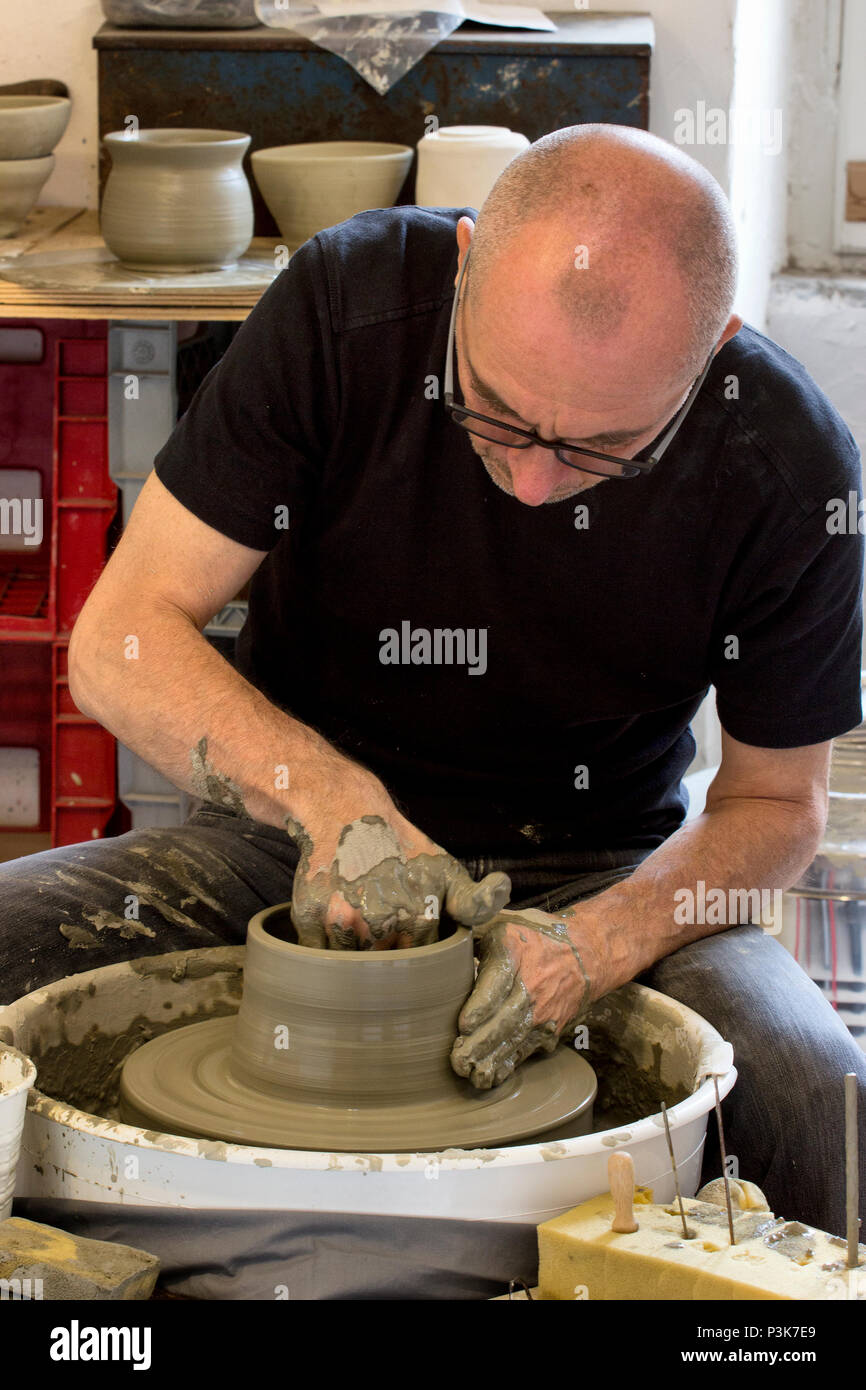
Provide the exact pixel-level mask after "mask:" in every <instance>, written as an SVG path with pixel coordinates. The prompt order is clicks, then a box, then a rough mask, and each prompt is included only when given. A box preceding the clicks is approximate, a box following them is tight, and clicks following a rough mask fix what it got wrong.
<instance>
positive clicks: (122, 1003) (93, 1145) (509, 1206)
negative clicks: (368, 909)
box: [0, 947, 737, 1222]
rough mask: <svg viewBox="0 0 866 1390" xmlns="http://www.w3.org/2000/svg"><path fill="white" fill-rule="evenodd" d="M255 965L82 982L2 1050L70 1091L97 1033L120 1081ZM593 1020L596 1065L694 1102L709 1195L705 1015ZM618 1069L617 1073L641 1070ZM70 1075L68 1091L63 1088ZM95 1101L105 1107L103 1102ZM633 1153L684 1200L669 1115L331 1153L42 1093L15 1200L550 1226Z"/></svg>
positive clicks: (688, 1105)
mask: <svg viewBox="0 0 866 1390" xmlns="http://www.w3.org/2000/svg"><path fill="white" fill-rule="evenodd" d="M243 955H244V951H243V947H216V948H210V949H206V950H201V951H188V952H181V953H175V954H173V955H170V956H160V957H148V958H145V959H143V960H139V961H134V962H130V963H128V964H120V965H112V966H106V967H104V968H102V969H100V970H92V971H88V972H86V973H83V974H80V975H74V976H70V977H68V978H67V979H65V980H60V981H58V982H57V983H56V984H53V985H49V986H47V987H46V988H44V989H40V990H36V991H34V992H33V993H32V994H28V995H25V996H24V997H23V998H22V999H19V1000H18V1001H17V1002H16V1003H14V1004H11V1005H9V1006H7V1008H6V1009H4V1010H3V1011H2V1013H0V1022H2V1025H3V1026H2V1028H0V1038H5V1040H6V1041H8V1042H10V1043H12V1044H13V1045H14V1046H15V1047H17V1048H18V1049H19V1050H20V1051H22V1052H25V1053H28V1054H29V1055H31V1056H33V1058H34V1060H35V1062H36V1064H37V1069H38V1073H39V1075H38V1077H37V1087H41V1086H46V1087H48V1086H50V1087H51V1089H53V1090H55V1091H58V1092H60V1093H61V1094H62V1093H63V1091H64V1090H66V1089H67V1088H68V1087H69V1086H72V1085H75V1084H80V1078H81V1076H82V1075H83V1074H84V1072H85V1071H86V1070H87V1066H88V1065H89V1062H88V1061H87V1058H88V1057H93V1056H95V1055H96V1053H95V1046H94V1041H93V1039H94V1037H95V1036H97V1035H101V1041H100V1038H99V1036H97V1046H101V1047H102V1048H103V1049H106V1048H110V1049H111V1056H112V1061H113V1064H114V1072H115V1076H116V1071H117V1069H118V1067H119V1063H120V1062H121V1061H122V1060H123V1058H124V1057H125V1056H126V1055H127V1053H128V1052H129V1051H130V1050H131V1048H132V1045H133V1044H135V1045H138V1044H140V1043H141V1042H144V1041H146V1040H147V1038H148V1037H150V1036H154V1035H155V1034H156V1033H161V1032H164V1031H165V1029H166V1027H179V1026H182V1025H183V1024H186V1023H189V1022H191V1021H194V1020H196V1019H198V1018H208V1017H215V1016H217V1015H225V1014H229V1013H235V1012H236V1011H237V1008H238V1005H239V1002H240V991H241V982H242V965H243ZM587 1023H588V1027H589V1050H588V1051H587V1053H586V1054H585V1055H586V1056H587V1057H588V1058H589V1060H590V1061H591V1062H593V1064H594V1065H596V1066H597V1065H598V1061H597V1053H598V1049H599V1047H601V1048H602V1050H603V1051H604V1050H607V1051H608V1052H609V1049H610V1048H611V1047H613V1048H614V1049H616V1050H617V1052H616V1055H617V1057H618V1058H619V1059H621V1060H622V1059H625V1060H626V1062H627V1063H628V1062H629V1061H630V1063H631V1068H632V1069H634V1067H637V1068H638V1069H640V1070H642V1071H644V1072H646V1073H649V1074H651V1075H655V1076H657V1077H660V1079H661V1081H662V1083H664V1084H668V1085H671V1086H675V1087H676V1086H679V1087H680V1088H681V1090H682V1092H683V1093H684V1094H685V1098H684V1099H681V1100H680V1101H678V1103H676V1104H674V1105H673V1106H672V1107H671V1108H669V1110H668V1117H669V1121H670V1126H671V1130H672V1136H673V1143H674V1152H675V1154H676V1158H677V1165H678V1168H679V1174H680V1182H681V1187H682V1191H683V1194H684V1195H686V1196H692V1195H694V1193H695V1191H696V1190H697V1187H698V1184H699V1180H700V1168H701V1156H702V1150H703V1144H704V1137H705V1134H706V1126H707V1118H708V1115H709V1112H710V1111H711V1109H712V1107H713V1103H714V1090H713V1083H712V1079H711V1077H712V1075H713V1074H715V1075H716V1076H717V1077H718V1083H719V1094H720V1095H721V1096H725V1095H727V1093H728V1092H729V1091H730V1089H731V1087H732V1086H733V1084H734V1082H735V1080H736V1075H737V1073H736V1070H735V1069H734V1066H733V1051H732V1048H731V1047H730V1045H729V1044H728V1043H726V1042H725V1041H724V1040H723V1039H722V1037H721V1036H720V1035H719V1033H717V1032H716V1030H715V1029H714V1028H712V1027H711V1026H710V1024H709V1023H707V1022H706V1020H705V1019H703V1018H701V1017H700V1016H699V1015H698V1014H696V1013H694V1012H693V1011H692V1010H691V1009H688V1008H685V1007H684V1006H683V1005H682V1004H679V1003H677V1002H676V1001H675V1000H673V999H669V998H668V997H667V996H666V995H663V994H659V993H657V992H656V991H655V990H650V989H646V988H644V987H643V986H641V985H637V984H629V985H625V986H624V987H623V988H622V989H620V990H616V991H614V992H613V993H612V994H610V995H608V996H607V997H606V998H605V999H603V1000H601V1001H600V1002H599V1003H598V1004H596V1005H595V1006H594V1007H593V1010H592V1011H591V1013H590V1016H589V1018H588V1020H587ZM52 1049H56V1051H55V1052H53V1054H52ZM73 1049H78V1052H77V1053H75V1052H73ZM64 1058H65V1059H66V1060H65V1061H64ZM58 1059H59V1060H58ZM609 1065H610V1066H611V1069H612V1071H615V1072H616V1074H617V1075H618V1076H623V1075H626V1074H627V1072H628V1070H629V1067H628V1065H626V1066H625V1067H623V1066H616V1065H615V1064H609ZM109 1070H111V1067H109ZM64 1072H65V1075H66V1077H67V1078H68V1079H67V1080H66V1081H63V1080H61V1079H59V1078H60V1077H61V1074H62V1073H64ZM72 1093H73V1094H76V1092H74V1091H73V1092H72ZM78 1094H81V1093H80V1092H78ZM90 1103H93V1104H94V1108H99V1105H100V1102H90ZM620 1145H621V1146H623V1147H626V1148H627V1149H628V1151H629V1153H631V1154H632V1156H633V1158H634V1165H635V1175H636V1179H637V1181H638V1183H640V1184H642V1185H644V1186H648V1187H651V1188H652V1189H653V1192H654V1194H655V1199H656V1200H657V1201H669V1200H672V1199H673V1196H674V1186H673V1178H672V1175H671V1172H670V1163H669V1159H668V1151H667V1144H666V1140H665V1135H664V1128H663V1122H662V1118H661V1115H660V1114H658V1115H652V1116H649V1117H647V1118H644V1119H640V1120H638V1121H637V1122H635V1123H634V1124H629V1125H626V1126H625V1127H622V1128H620V1129H613V1130H607V1131H604V1132H599V1133H593V1134H586V1135H582V1136H580V1137H579V1138H573V1139H564V1140H560V1141H557V1142H551V1141H548V1142H546V1143H535V1144H532V1143H529V1144H521V1145H518V1146H514V1147H511V1148H502V1149H499V1150H494V1149H474V1150H463V1149H446V1150H443V1151H441V1152H438V1153H419V1154H345V1153H319V1152H306V1151H301V1150H289V1149H261V1148H250V1147H244V1146H243V1145H239V1144H223V1143H218V1142H215V1141H213V1140H195V1139H188V1138H182V1137H179V1136H176V1135H167V1134H159V1133H157V1132H155V1131H150V1130H141V1129H137V1128H135V1127H133V1126H130V1125H124V1124H119V1123H115V1122H113V1121H111V1120H109V1119H101V1118H99V1117H98V1116H97V1115H94V1114H89V1113H87V1112H86V1111H84V1110H81V1109H77V1108H75V1106H73V1105H71V1104H69V1103H66V1102H64V1101H63V1100H56V1099H52V1098H51V1097H49V1096H48V1095H46V1094H45V1093H44V1091H42V1090H41V1089H36V1088H34V1090H32V1091H31V1092H30V1097H29V1101H28V1109H27V1117H26V1122H25V1127H24V1136H23V1141H22V1147H21V1157H20V1160H19V1164H18V1174H17V1183H16V1189H15V1195H16V1197H42V1198H50V1197H55V1198H66V1199H77V1200H82V1201H91V1202H112V1203H122V1204H129V1205H133V1206H149V1205H159V1206H166V1205H174V1206H188V1207H196V1208H213V1209H217V1210H219V1209H221V1208H223V1209H239V1208H258V1209H268V1210H278V1211H291V1210H297V1211H307V1212H309V1211H322V1212H363V1213H371V1214H376V1213H378V1214H382V1215H385V1214H387V1215H405V1216H429V1217H439V1218H455V1219H457V1218H460V1219H474V1220H497V1221H514V1222H539V1221H542V1220H545V1219H546V1218H547V1217H550V1216H555V1215H557V1214H558V1213H560V1212H562V1211H566V1210H567V1209H568V1208H569V1207H572V1206H574V1205H575V1203H576V1202H580V1201H583V1200H584V1199H585V1198H587V1197H591V1196H594V1195H595V1194H597V1193H599V1192H602V1191H604V1190H605V1189H606V1188H607V1160H608V1157H609V1155H610V1152H611V1150H612V1149H613V1148H616V1147H617V1146H620Z"/></svg>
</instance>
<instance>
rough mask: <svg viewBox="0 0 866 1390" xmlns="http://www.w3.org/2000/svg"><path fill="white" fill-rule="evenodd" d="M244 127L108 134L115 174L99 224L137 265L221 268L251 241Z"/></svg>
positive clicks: (121, 255)
mask: <svg viewBox="0 0 866 1390" xmlns="http://www.w3.org/2000/svg"><path fill="white" fill-rule="evenodd" d="M249 143H250V136H249V135H244V134H243V133H242V132H240V131H237V130H188V129H181V130H140V131H139V132H138V134H137V135H136V136H135V137H134V138H131V137H130V136H128V135H127V134H126V133H125V132H123V131H112V133H111V134H110V135H106V136H105V145H106V148H107V149H108V151H109V153H110V155H111V163H112V167H111V173H110V174H109V176H108V181H107V183H106V185H105V193H104V195H103V199H102V208H101V212H100V222H101V227H102V235H103V237H104V238H105V244H106V246H108V248H109V250H111V251H113V252H114V254H115V256H117V258H118V259H119V260H120V261H121V262H122V263H123V264H124V265H126V266H129V267H130V269H132V270H147V271H151V272H154V271H156V272H159V271H165V272H169V271H190V270H220V269H224V268H227V267H230V266H232V265H234V264H235V263H236V262H237V259H238V257H239V256H242V255H243V253H244V251H246V249H247V247H248V246H249V244H250V241H251V240H252V235H253V200H252V194H251V192H250V186H249V184H248V182H247V178H246V175H245V173H244V171H243V168H242V166H241V161H242V160H243V157H244V154H245V153H246V151H247V149H248V147H249Z"/></svg>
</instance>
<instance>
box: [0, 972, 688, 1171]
mask: <svg viewBox="0 0 866 1390" xmlns="http://www.w3.org/2000/svg"><path fill="white" fill-rule="evenodd" d="M244 958H245V951H244V948H243V947H241V946H222V947H209V948H205V949H203V950H193V951H177V952H172V953H170V954H168V955H164V956H148V957H143V958H142V959H140V960H136V961H132V962H129V963H128V964H124V965H117V966H108V967H103V968H102V969H100V970H97V971H94V972H88V974H87V975H80V976H72V977H70V979H68V980H66V981H63V982H62V983H61V984H59V985H57V986H52V987H51V988H50V991H49V993H51V994H52V995H54V994H56V996H57V997H56V998H55V999H54V1000H53V1002H51V1003H50V1006H49V1005H48V1000H46V1006H45V1007H42V1008H40V1009H39V1011H38V1020H39V1021H38V1024H37V1025H36V1026H26V1027H23V1028H19V1029H18V1030H7V1032H8V1036H7V1037H6V1038H5V1039H4V1040H5V1041H7V1042H9V1043H12V1044H14V1045H16V1046H18V1047H19V1048H21V1049H22V1050H23V1051H25V1052H27V1053H28V1054H29V1055H30V1056H31V1057H32V1058H33V1060H34V1061H35V1062H36V1065H37V1067H38V1072H39V1075H38V1079H37V1083H36V1089H35V1090H34V1092H32V1093H31V1099H30V1106H31V1109H36V1110H38V1112H39V1113H40V1114H42V1115H44V1116H45V1117H46V1118H47V1119H49V1120H51V1121H53V1122H58V1123H61V1124H66V1123H70V1122H72V1121H73V1120H74V1116H75V1114H76V1112H82V1111H83V1112H86V1113H87V1115H88V1116H89V1117H90V1120H89V1123H93V1124H96V1125H104V1126H108V1127H109V1130H110V1128H111V1126H112V1125H113V1124H115V1123H116V1122H117V1121H118V1120H119V1119H120V1114H119V1109H118V1100H119V1081H120V1072H121V1067H122V1063H123V1061H124V1060H125V1058H126V1057H127V1056H128V1055H130V1054H131V1053H132V1052H133V1051H134V1050H135V1049H137V1048H138V1047H140V1046H141V1045H142V1042H143V1041H146V1040H148V1039H149V1038H154V1037H158V1036H162V1035H163V1034H166V1033H169V1032H174V1031H176V1030H178V1029H180V1028H183V1027H185V1026H187V1025H189V1024H191V1023H194V1022H198V1021H203V1020H206V1019H213V1018H218V1017H225V1018H232V1017H234V1016H235V1015H236V1014H237V1012H238V1006H239V1003H240V998H241V988H242V971H243V964H244ZM58 991H60V992H59V993H57V992H58ZM689 1012H690V1011H689V1010H687V1009H685V1008H683V1007H682V1006H680V1005H678V1004H677V1003H676V1002H675V1001H674V1000H671V999H659V998H658V997H657V996H655V995H654V994H653V992H652V991H649V990H646V989H643V988H641V987H640V986H637V985H625V986H623V987H622V988H621V989H619V990H617V991H615V992H614V993H613V994H611V995H607V996H605V998H604V999H603V1000H600V1001H598V1003H597V1004H594V1005H593V1006H592V1008H591V1009H590V1011H589V1014H588V1016H587V1020H586V1022H587V1025H588V1048H587V1050H586V1051H585V1052H584V1054H583V1055H584V1056H585V1057H586V1058H587V1060H588V1061H589V1062H590V1063H591V1065H592V1067H593V1069H594V1070H595V1072H596V1075H597V1078H598V1087H599V1089H598V1094H597V1097H596V1101H595V1104H594V1107H593V1119H592V1128H593V1131H595V1132H598V1131H610V1130H613V1133H611V1134H609V1135H608V1136H607V1138H608V1139H609V1140H610V1142H611V1146H613V1144H614V1142H617V1143H619V1142H622V1143H626V1142H628V1139H629V1138H630V1129H629V1128H628V1126H630V1125H633V1124H634V1123H636V1122H637V1121H638V1120H640V1119H643V1118H645V1117H649V1116H653V1117H656V1116H658V1120H659V1123H660V1122H661V1117H660V1116H659V1115H658V1112H659V1105H660V1102H661V1101H662V1100H666V1101H667V1103H668V1105H673V1104H674V1103H675V1102H676V1101H677V1100H682V1099H683V1098H684V1097H685V1096H687V1095H690V1094H692V1093H693V1092H694V1091H695V1090H696V1089H697V1086H698V1085H699V1082H700V1080H701V1077H702V1075H703V1071H702V1069H701V1068H702V1066H703V1059H702V1053H701V1046H700V1045H696V1046H692V1043H691V1038H690V1036H689V1029H688V1028H687V1027H686V1023H687V1015H688V1014H689ZM680 1015H682V1019H681V1017H680ZM704 1031H706V1030H704ZM13 1032H15V1035H14V1036H13ZM527 1065H531V1063H527ZM94 1117H96V1118H94ZM111 1133H112V1134H113V1130H111ZM142 1133H144V1134H145V1135H146V1137H147V1138H149V1139H151V1140H153V1142H158V1143H159V1144H160V1145H162V1146H163V1147H166V1146H167V1147H169V1148H171V1147H175V1148H182V1151H183V1152H187V1151H188V1148H189V1146H190V1145H192V1146H193V1148H195V1149H196V1151H197V1152H198V1153H200V1155H202V1156H204V1157H206V1158H215V1157H219V1153H220V1152H221V1150H224V1149H225V1145H224V1144H223V1145H222V1146H220V1144H219V1141H216V1140H204V1139H202V1140H190V1139H182V1138H180V1137H178V1138H176V1139H174V1140H173V1139H172V1138H171V1136H170V1135H166V1134H165V1133H164V1132H162V1131H161V1130H159V1129H156V1128H148V1129H147V1130H146V1131H142ZM544 1143H545V1145H546V1147H545V1148H544V1149H543V1150H542V1156H543V1157H544V1158H545V1159H549V1160H550V1161H556V1160H557V1159H559V1158H561V1157H563V1155H564V1152H565V1151H564V1148H563V1145H562V1144H561V1143H556V1142H551V1140H550V1138H549V1137H548V1136H545V1140H544ZM496 1147H503V1148H504V1147H506V1146H505V1145H498V1146H496ZM326 1152H327V1151H326ZM495 1153H496V1148H481V1147H478V1148H474V1149H468V1150H467V1149H457V1148H450V1147H449V1148H448V1149H446V1150H445V1151H444V1155H443V1156H445V1157H447V1156H449V1155H451V1156H454V1155H456V1156H458V1157H461V1158H464V1157H466V1158H469V1157H471V1155H473V1154H474V1156H475V1157H474V1160H473V1161H474V1162H478V1161H486V1160H487V1159H489V1158H490V1157H491V1156H494V1155H495ZM409 1161H410V1160H409V1158H408V1157H407V1159H406V1162H407V1163H408V1162H409ZM353 1162H354V1160H353V1159H352V1158H351V1156H347V1155H346V1154H345V1153H343V1152H334V1153H333V1163H334V1166H335V1167H338V1168H339V1167H345V1166H346V1164H348V1163H353Z"/></svg>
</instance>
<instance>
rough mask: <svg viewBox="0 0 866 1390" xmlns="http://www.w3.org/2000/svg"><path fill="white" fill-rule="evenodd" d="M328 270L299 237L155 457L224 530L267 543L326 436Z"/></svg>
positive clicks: (292, 505)
mask: <svg viewBox="0 0 866 1390" xmlns="http://www.w3.org/2000/svg"><path fill="white" fill-rule="evenodd" d="M333 342H334V337H333V335H332V334H331V332H330V325H329V310H328V293H327V275H326V267H325V265H324V261H323V255H322V251H321V248H320V247H319V244H318V242H317V241H316V240H315V239H313V240H312V241H309V242H306V243H305V244H304V246H302V247H301V248H300V249H299V250H298V251H296V252H295V253H294V255H293V256H292V258H291V260H290V261H289V264H288V266H287V267H286V269H285V270H283V271H281V272H280V274H279V275H278V276H277V278H276V280H275V281H274V282H273V284H272V285H270V286H269V288H268V289H267V290H266V292H265V294H264V295H263V296H262V298H261V299H260V300H259V302H258V304H257V305H256V307H255V308H254V309H253V310H252V312H251V314H250V315H249V317H248V318H247V319H246V320H245V322H244V323H243V325H242V326H241V328H240V330H239V332H238V333H237V334H236V336H235V338H234V339H233V341H232V343H231V345H230V347H229V348H228V350H227V351H226V353H225V355H224V356H223V357H222V359H221V360H220V361H219V362H218V363H217V365H216V366H215V367H214V368H213V369H212V371H210V372H209V373H208V375H207V376H206V377H205V379H204V381H203V382H202V384H201V386H200V387H199V389H198V391H197V392H196V394H195V396H194V397H193V400H192V402H191V404H190V406H189V409H188V410H187V411H186V413H185V414H184V415H183V416H182V417H181V419H180V420H179V421H178V424H177V426H176V427H175V429H174V432H173V433H172V435H171V437H170V438H169V440H168V441H167V443H166V444H165V445H164V447H163V448H162V449H161V450H160V452H159V453H158V454H157V456H156V460H155V463H154V467H155V470H156V473H157V476H158V477H159V479H160V481H161V482H162V483H163V484H164V485H165V487H167V488H168V490H169V492H171V493H172V494H173V495H174V496H175V497H176V498H177V500H178V501H179V502H181V503H182V504H183V505H184V506H185V507H187V508H188V510H189V511H191V512H193V513H194V515H195V516H197V517H199V518H200V519H201V520H202V521H204V522H206V523H207V524H208V525H209V526H212V527H213V528H214V529H215V530H217V531H219V532H221V533H222V534H223V535H226V536H228V537H230V538H231V539H232V540H235V541H238V542H239V543H240V544H241V545H247V546H250V547H251V548H252V549H254V550H270V549H271V548H272V547H273V546H274V545H275V544H276V543H277V541H279V540H280V539H281V537H282V536H283V535H284V534H285V526H286V520H285V518H286V515H287V514H286V513H285V511H284V510H283V511H280V510H278V509H285V508H288V509H289V512H288V516H289V517H291V518H292V525H293V526H294V518H295V514H296V513H297V511H298V509H301V510H303V508H304V507H305V505H306V504H307V503H308V502H309V499H310V497H311V495H312V494H313V492H314V490H315V488H316V485H317V483H318V480H319V478H320V476H321V463H322V460H323V459H324V457H325V455H326V453H327V449H328V440H329V438H330V437H331V436H332V431H333V425H334V419H335V411H336V399H337V379H336V369H335V366H334V360H333Z"/></svg>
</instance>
